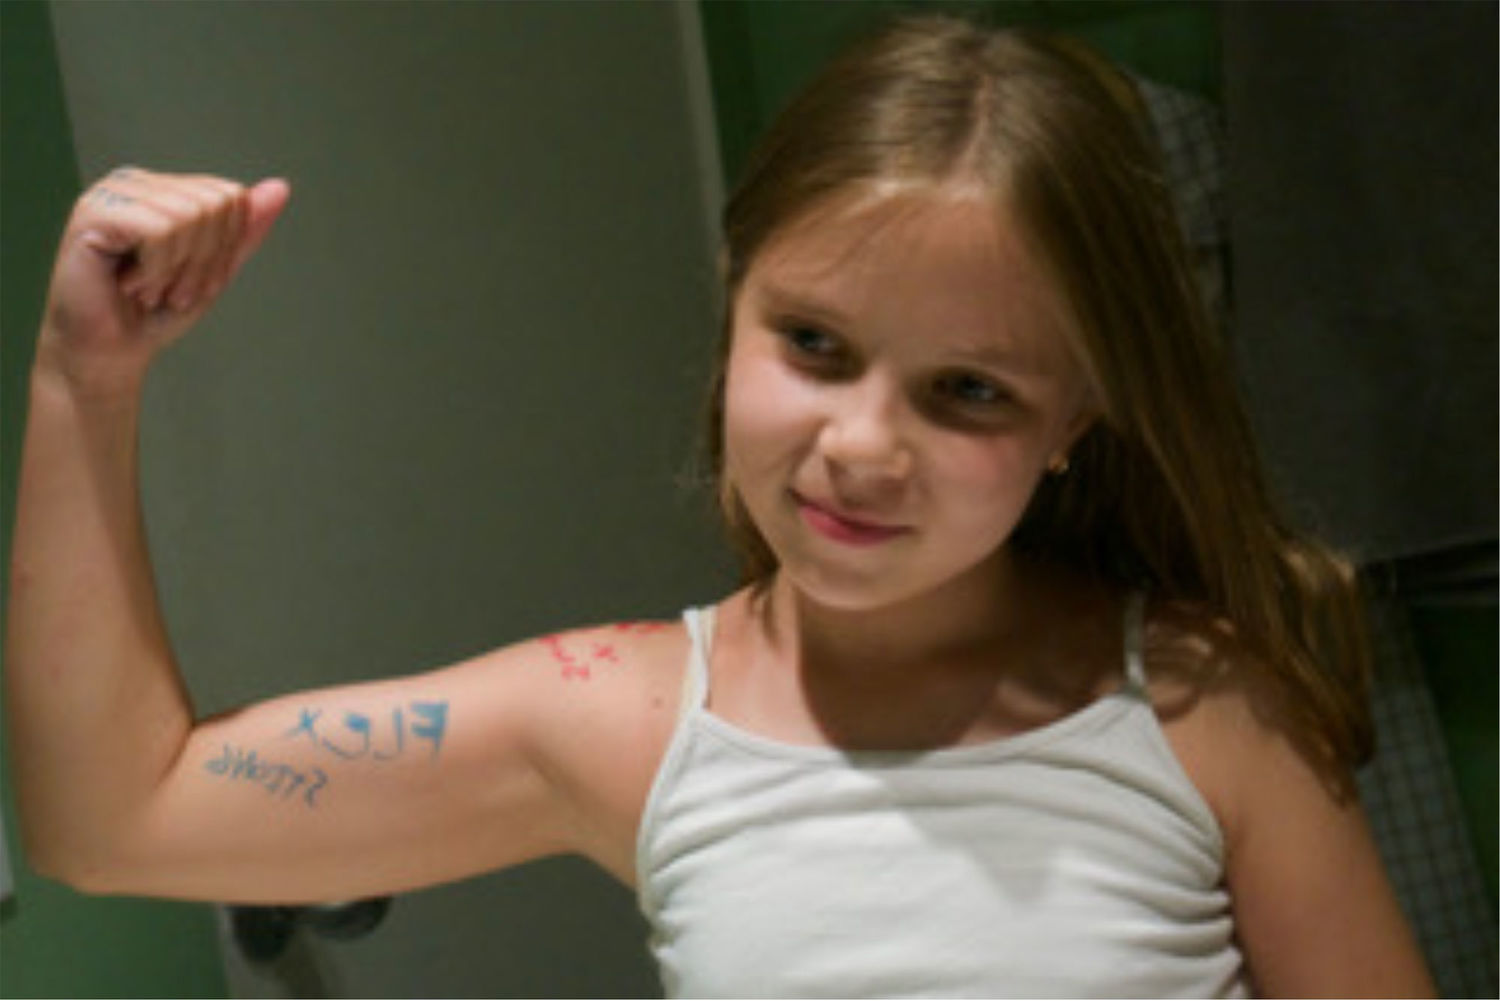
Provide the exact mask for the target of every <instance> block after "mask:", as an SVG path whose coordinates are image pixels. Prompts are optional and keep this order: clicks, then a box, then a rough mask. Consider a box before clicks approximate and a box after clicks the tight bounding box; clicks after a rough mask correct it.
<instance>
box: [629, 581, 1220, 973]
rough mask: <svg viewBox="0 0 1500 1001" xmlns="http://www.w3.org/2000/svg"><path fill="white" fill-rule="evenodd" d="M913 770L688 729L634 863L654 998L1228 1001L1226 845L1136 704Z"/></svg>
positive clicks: (1139, 682)
mask: <svg viewBox="0 0 1500 1001" xmlns="http://www.w3.org/2000/svg"><path fill="white" fill-rule="evenodd" d="M1141 608H1142V602H1141V601H1140V600H1139V598H1137V599H1136V600H1133V601H1132V602H1130V604H1129V609H1128V611H1127V615H1126V629H1125V633H1126V642H1125V656H1126V676H1127V681H1126V683H1125V684H1124V685H1123V686H1122V687H1121V688H1120V689H1119V690H1118V691H1116V692H1114V693H1112V694H1110V695H1107V696H1105V697H1103V698H1101V699H1099V700H1097V701H1096V702H1094V703H1092V704H1090V705H1089V706H1087V707H1085V708H1083V709H1081V710H1079V711H1077V712H1075V713H1073V714H1071V715H1069V716H1066V717H1064V718H1063V719H1061V720H1058V721H1056V722H1054V723H1052V724H1050V725H1047V726H1044V727H1041V728H1039V729H1035V730H1030V731H1026V732H1024V733H1021V734H1018V735H1015V736H1011V737H1007V738H1004V739H1000V740H996V741H991V742H988V743H984V744H979V745H974V746H965V747H954V748H944V749H940V750H932V751H921V752H885V751H879V752H876V751H844V750H839V749H838V748H834V747H811V746H801V745H793V744H786V743H782V742H779V741H775V740H771V739H769V738H766V737H762V736H758V735H756V734H753V733H749V732H747V731H744V730H741V729H739V728H738V727H736V726H734V725H732V724H730V723H728V722H726V721H725V720H723V719H721V718H719V717H718V716H715V715H714V714H713V713H711V712H710V711H709V710H708V709H707V707H706V701H707V692H708V660H709V658H708V652H709V648H710V646H711V643H712V632H713V610H712V609H705V610H689V611H688V612H687V613H686V614H685V619H686V622H687V626H688V631H689V634H690V635H691V637H692V652H691V655H690V661H689V664H688V675H687V678H686V680H685V694H684V701H683V712H682V717H681V720H680V721H679V723H678V726H677V731H676V733H675V734H674V736H673V739H672V742H671V744H670V745H669V747H668V750H667V753H666V755H665V757H664V759H663V761H662V765H661V768H660V771H659V772H658V774H657V777H656V781H655V784H654V786H653V788H652V791H651V794H650V797H649V799H648V800H647V804H646V810H645V814H644V816H643V818H642V821H641V828H640V833H639V842H638V845H637V857H636V867H637V876H638V885H639V888H640V890H639V892H640V903H641V908H642V910H643V912H644V913H645V915H646V917H647V919H648V920H649V921H650V923H651V926H652V940H651V947H652V951H653V952H654V953H655V956H656V960H657V962H658V964H659V966H660V969H661V974H662V982H663V986H664V987H665V988H666V991H667V994H668V996H671V997H767V998H775V997H798V998H822V997H844V998H855V997H860V998H863V997H904V998H915V997H970V998H998V997H1072V998H1082V997H1156V998H1166V997H1245V996H1247V995H1248V985H1247V978H1246V974H1245V971H1244V967H1243V962H1242V959H1241V956H1240V953H1239V951H1238V949H1237V948H1236V947H1235V944H1234V939H1233V934H1234V927H1233V922H1232V919H1231V917H1230V909H1229V898H1228V895H1227V893H1226V892H1225V889H1224V886H1223V842H1222V837H1221V834H1220V831H1219V827H1218V825H1217V823H1216V822H1215V819H1214V816H1213V813H1212V812H1211V810H1210V809H1209V807H1208V805H1207V803H1205V801H1204V800H1203V798H1202V797H1201V796H1200V795H1199V793H1198V791H1197V790H1196V789H1195V788H1194V786H1193V784H1192V782H1191V780H1189V778H1188V777H1187V775H1186V773H1185V772H1184V771H1183V769H1182V767H1181V765H1180V764H1179V763H1178V761H1177V759H1176V757H1175V756H1174V754H1173V752H1172V750H1171V748H1170V746H1169V745H1168V743H1167V740H1166V736H1165V735H1164V734H1163V733H1162V730H1161V727H1160V724H1159V723H1158V721H1157V718H1156V714H1155V712H1154V711H1153V709H1152V707H1151V704H1150V702H1149V701H1148V699H1147V698H1146V694H1145V674H1144V668H1143V666H1142V661H1141V655H1140V634H1141Z"/></svg>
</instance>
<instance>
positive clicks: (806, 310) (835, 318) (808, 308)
mask: <svg viewBox="0 0 1500 1001" xmlns="http://www.w3.org/2000/svg"><path fill="white" fill-rule="evenodd" d="M760 300H761V304H762V306H763V307H764V308H767V309H770V310H771V311H772V312H776V313H792V314H795V315H798V316H805V317H807V318H809V319H812V320H820V321H822V322H824V323H828V324H831V325H833V326H835V327H844V326H847V325H848V323H849V317H848V314H846V313H844V312H843V311H842V310H840V309H839V308H838V307H837V306H834V305H832V304H831V303H829V302H828V301H827V300H826V299H823V298H820V297H818V296H815V295H809V294H807V293H805V292H799V291H796V290H794V289H788V288H786V287H784V286H781V285H777V284H774V283H772V282H767V281H763V282H761V286H760Z"/></svg>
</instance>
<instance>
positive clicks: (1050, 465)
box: [1047, 452, 1072, 476]
mask: <svg viewBox="0 0 1500 1001" xmlns="http://www.w3.org/2000/svg"><path fill="white" fill-rule="evenodd" d="M1071 466H1072V463H1070V462H1069V461H1068V457H1067V455H1066V454H1065V453H1062V452H1059V453H1057V454H1056V455H1054V456H1053V457H1052V458H1050V459H1048V460H1047V472H1049V473H1051V474H1052V475H1053V476H1062V475H1064V474H1065V473H1067V471H1068V469H1069V468H1070V467H1071Z"/></svg>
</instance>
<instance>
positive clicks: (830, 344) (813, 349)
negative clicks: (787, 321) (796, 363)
mask: <svg viewBox="0 0 1500 1001" xmlns="http://www.w3.org/2000/svg"><path fill="white" fill-rule="evenodd" d="M782 336H783V337H785V338H786V340H787V343H788V344H790V345H791V346H792V347H793V348H794V349H795V350H796V351H797V353H798V354H803V355H810V356H813V357H817V358H833V357H835V356H836V355H837V354H838V352H839V344H838V341H836V340H834V338H833V337H832V336H830V335H829V334H825V333H823V331H821V330H818V329H817V328H815V327H804V326H797V325H792V326H789V327H786V328H785V329H784V331H783V334H782Z"/></svg>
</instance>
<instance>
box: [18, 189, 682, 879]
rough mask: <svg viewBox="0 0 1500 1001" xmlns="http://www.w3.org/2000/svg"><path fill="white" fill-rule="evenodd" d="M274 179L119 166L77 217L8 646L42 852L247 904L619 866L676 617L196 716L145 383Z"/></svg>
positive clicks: (101, 874) (671, 680)
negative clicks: (570, 863)
mask: <svg viewBox="0 0 1500 1001" xmlns="http://www.w3.org/2000/svg"><path fill="white" fill-rule="evenodd" d="M286 200H287V189H286V186H285V185H284V184H281V183H280V182H276V181H270V182H263V183H261V184H259V185H256V186H254V187H251V188H248V189H247V188H243V187H240V186H238V185H234V184H230V183H228V182H224V181H220V180H217V179H212V178H183V177H171V176H167V175H157V174H149V173H146V172H143V171H131V172H128V173H125V174H116V175H111V176H110V177H108V178H106V179H105V180H104V181H102V182H101V183H100V184H99V185H98V186H96V187H95V188H93V189H92V190H91V191H90V192H88V193H87V194H85V195H84V196H83V198H82V199H80V201H79V203H78V205H77V208H76V210H75V212H74V214H73V216H72V218H71V220H70V222H69V224H68V227H67V231H66V233H65V235H64V237H63V243H62V248H61V250H60V252H59V256H58V263H57V267H56V271H55V275H54V279H53V283H52V288H51V292H50V298H49V302H48V306H47V313H46V319H45V321H44V327H43V330H42V333H41V340H40V343H39V345H38V351H37V362H36V366H35V370H34V372H33V375H32V398H31V409H30V415H29V421H28V427H27V433H26V444H25V454H24V457H23V463H22V473H21V489H20V503H19V506H18V512H17V524H16V536H15V547H14V562H13V568H12V573H13V582H14V583H13V589H12V592H11V602H10V609H9V614H10V620H9V637H8V643H9V647H8V649H7V652H6V659H5V667H6V675H7V677H6V683H7V693H6V711H7V715H8V722H7V729H8V735H9V737H10V739H11V742H12V748H13V754H12V761H13V763H14V765H15V768H16V780H17V789H18V793H19V802H20V813H21V821H22V824H21V826H22V832H23V835H24V839H25V844H26V849H27V854H28V856H29V859H30V861H31V863H32V864H33V865H34V866H35V867H36V868H38V869H39V870H41V871H42V872H44V873H46V874H49V875H51V876H53V877H55V878H58V879H61V880H63V881H65V882H68V883H70V884H72V885H73V886H75V887H77V888H80V889H83V890H87V891H92V892H107V893H130V894H141V895H155V896H171V897H186V898H197V899H210V900H229V901H241V902H283V903H291V902H303V901H318V900H340V899H351V898H354V897H361V896H368V895H372V894H376V893H390V892H396V891H400V890H403V889H408V888H412V887H417V886H423V885H429V884H432V883H436V882H443V881H447V880H452V879H458V878H462V877H464V876H468V875H472V874H475V873H478V872H482V871H486V870H488V869H493V868H496V867H499V866H504V865H508V864H512V863H515V862H519V861H522V860H525V859H528V858H534V857H537V856H540V855H544V854H555V853H561V852H581V853H583V854H585V855H588V856H589V857H591V858H593V859H594V860H596V861H598V862H599V863H600V864H602V865H603V866H604V867H605V868H606V869H608V870H609V871H611V872H613V873H615V874H616V875H618V876H620V877H621V878H622V879H625V880H627V881H628V880H629V879H630V878H631V871H632V862H633V858H634V835H635V825H636V821H637V819H638V816H639V812H640V809H641V807H642V804H643V802H644V799H645V795H646V790H647V788H648V785H649V782H650V780H651V777H652V776H653V774H654V770H655V767H656V763H657V762H658V761H659V759H660V755H661V753H662V749H663V748H664V746H665V743H666V740H667V737H668V734H669V728H670V724H671V721H672V719H673V718H674V714H673V712H672V707H673V705H674V704H675V695H676V692H677V691H678V690H679V689H678V684H679V681H678V679H680V676H681V675H680V670H679V665H680V664H681V663H682V660H683V658H684V651H685V643H686V639H685V636H684V635H683V634H682V632H681V630H680V628H678V627H675V626H674V627H668V628H665V629H652V630H639V629H620V628H611V627H603V628H601V629H599V630H596V631H581V632H578V633H574V634H568V637H571V638H559V637H552V638H549V639H546V640H540V641H531V642H523V643H519V644H516V645H513V646H510V647H506V648H502V649H497V650H494V651H491V652H489V653H484V654H481V655H479V656H476V657H473V658H472V659H470V660H467V661H465V662H463V663H460V664H456V665H453V666H450V667H445V668H442V669H439V670H434V671H430V672H427V673H421V674H414V675H411V676H407V677H400V678H392V679H383V680H378V681H373V682H367V683H364V684H358V685H345V686H339V687H333V688H324V689H320V690H312V691H305V692H300V693H294V694H289V695H282V696H279V697H275V698H271V699H269V700H267V701H264V702H259V703H256V704H254V705H250V706H247V707H244V708H242V709H240V710H237V711H235V712H233V713H228V714H225V715H223V716H220V717H217V718H213V719H204V720H197V719H195V718H194V715H193V712H192V708H191V705H190V702H189V699H188V697H187V694H186V692H185V690H184V687H183V685H182V682H181V680H180V677H179V674H178V671H177V665H176V664H175V662H174V658H173V654H172V650H171V647H170V645H169V642H168V639H167V635H166V630H165V628H164V627H163V624H162V620H161V615H160V612H159V610H158V607H157V599H156V592H155V586H154V583H153V580H152V573H151V567H150V561H149V556H148V553H147V549H146V540H145V536H144V532H143V531H142V526H141V513H140V502H139V498H138V491H137V471H136V470H137V466H136V432H137V424H138V417H139V407H140V390H141V385H142V382H143V380H144V377H145V373H146V370H147V367H148V365H149V363H150V360H151V358H152V357H153V356H154V354H155V353H156V352H157V351H158V350H160V349H161V347H162V346H164V345H165V344H168V343H170V342H171V341H172V340H173V339H175V338H176V337H179V336H181V335H182V334H183V332H184V331H186V330H187V329H188V327H190V326H191V324H192V323H193V321H195V320H196V319H197V318H198V317H199V316H201V315H202V314H203V312H204V311H205V310H206V309H207V308H208V306H209V305H210V304H211V303H212V301H213V299H214V298H215V296H216V295H217V294H218V293H219V292H220V291H221V290H222V289H223V288H224V286H225V285H226V284H227V283H228V281H229V280H230V278H232V276H233V274H234V272H235V270H236V269H237V268H238V267H239V266H240V265H241V264H242V263H243V262H244V260H245V259H246V258H247V257H248V256H249V254H250V253H251V252H252V251H253V250H254V249H255V247H256V246H257V245H258V244H259V243H260V241H261V240H262V239H263V238H264V236H265V234H266V232H267V231H268V229H269V228H270V226H271V224H272V223H273V222H274V220H275V218H276V216H277V215H278V214H279V213H280V211H281V209H282V207H283V206H284V205H285V203H286ZM591 655H592V656H593V657H594V658H595V659H596V661H597V662H596V663H592V664H591V663H590V661H589V657H590V656H591ZM663 666H664V668H665V669H659V668H661V667H663ZM591 668H592V669H591Z"/></svg>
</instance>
